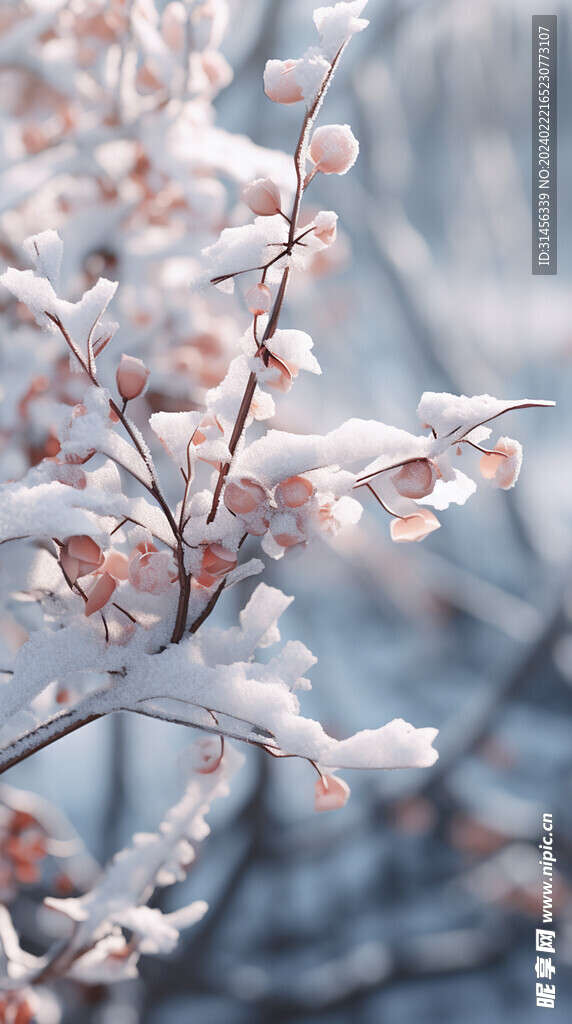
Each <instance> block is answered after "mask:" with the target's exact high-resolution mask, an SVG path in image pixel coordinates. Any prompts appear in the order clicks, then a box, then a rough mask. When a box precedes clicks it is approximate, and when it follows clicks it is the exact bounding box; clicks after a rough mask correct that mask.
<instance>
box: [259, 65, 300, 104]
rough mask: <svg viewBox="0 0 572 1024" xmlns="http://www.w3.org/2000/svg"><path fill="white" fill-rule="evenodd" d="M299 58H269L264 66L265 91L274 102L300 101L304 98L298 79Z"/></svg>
mask: <svg viewBox="0 0 572 1024" xmlns="http://www.w3.org/2000/svg"><path fill="white" fill-rule="evenodd" d="M298 63H299V62H298V61H297V60H267V61H266V67H265V68H264V92H265V93H266V95H267V96H268V99H269V100H273V101H274V103H298V102H299V100H302V99H304V95H303V93H302V87H301V86H300V85H298V82H297V81H296V66H297V65H298Z"/></svg>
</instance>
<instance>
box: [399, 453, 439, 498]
mask: <svg viewBox="0 0 572 1024" xmlns="http://www.w3.org/2000/svg"><path fill="white" fill-rule="evenodd" d="M436 479H437V470H436V468H435V466H434V465H433V463H432V462H430V460H429V459H417V460H416V461H415V462H408V463H407V464H406V465H405V466H402V467H401V469H400V470H399V472H398V473H394V474H393V476H392V477H391V481H392V483H393V486H394V487H395V490H396V491H397V492H398V494H402V495H403V497H404V498H425V497H426V495H427V494H431V491H432V490H433V488H434V487H435V481H436Z"/></svg>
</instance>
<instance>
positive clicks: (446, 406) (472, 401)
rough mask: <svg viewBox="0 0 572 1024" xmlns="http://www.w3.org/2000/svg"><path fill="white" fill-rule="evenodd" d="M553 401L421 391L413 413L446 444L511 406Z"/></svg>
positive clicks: (523, 406)
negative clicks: (444, 440) (415, 410)
mask: <svg viewBox="0 0 572 1024" xmlns="http://www.w3.org/2000/svg"><path fill="white" fill-rule="evenodd" d="M553 405H555V403H554V402H545V401H542V400H540V399H535V398H518V399H513V400H499V399H498V398H491V396H490V395H475V396H473V397H472V398H468V397H467V396H466V395H449V394H446V393H438V392H435V391H425V392H424V393H423V394H422V396H421V401H420V402H419V405H418V406H417V415H418V417H419V419H420V420H421V421H422V423H424V424H426V425H427V426H429V427H432V429H433V430H434V431H435V433H436V435H437V437H438V438H439V439H446V440H447V442H448V443H449V444H455V443H456V442H457V441H458V440H460V438H462V437H464V436H465V435H466V434H468V433H469V431H471V430H474V429H475V428H476V427H478V426H480V425H481V424H483V423H488V422H489V421H490V420H493V419H496V417H497V416H501V415H502V414H503V413H505V412H510V411H511V410H512V409H530V408H534V407H537V406H539V407H542V406H544V407H548V406H553Z"/></svg>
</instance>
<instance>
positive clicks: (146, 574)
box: [60, 535, 178, 616]
mask: <svg viewBox="0 0 572 1024" xmlns="http://www.w3.org/2000/svg"><path fill="white" fill-rule="evenodd" d="M60 565H61V567H62V569H63V571H64V573H65V575H66V577H67V579H68V580H69V582H70V584H71V586H74V585H75V584H76V583H77V581H78V580H79V579H83V578H84V577H95V578H94V580H93V583H92V586H91V587H90V589H89V590H88V592H87V595H86V598H87V599H86V603H85V614H86V615H88V616H89V615H93V613H94V612H98V611H100V610H101V609H102V608H104V607H105V605H106V604H108V602H109V601H110V600H111V598H112V596H113V594H114V593H115V590H116V589H117V587H118V586H119V585H120V583H122V582H123V581H124V580H129V583H130V584H131V586H132V587H133V589H134V590H137V591H139V592H140V593H146V594H164V593H165V592H166V591H168V590H169V589H170V587H171V584H173V583H176V581H177V578H178V575H177V572H176V570H175V569H174V567H173V563H172V559H171V556H170V554H169V552H168V551H158V550H157V548H156V547H155V545H154V544H152V543H151V542H149V541H142V542H141V543H140V544H137V545H136V546H135V547H134V548H133V550H132V552H131V554H130V555H129V556H127V555H124V554H123V553H122V552H121V551H117V550H115V549H114V548H111V549H110V550H109V551H108V552H106V554H104V553H103V551H102V550H101V548H100V547H99V545H98V544H96V542H95V541H94V540H93V539H92V538H91V537H88V536H85V535H82V536H77V537H70V538H69V540H67V541H66V542H65V544H63V545H62V547H61V548H60Z"/></svg>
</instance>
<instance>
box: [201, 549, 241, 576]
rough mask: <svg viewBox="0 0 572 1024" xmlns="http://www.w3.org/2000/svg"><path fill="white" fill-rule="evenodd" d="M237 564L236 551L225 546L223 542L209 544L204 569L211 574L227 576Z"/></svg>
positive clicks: (204, 559) (204, 558) (204, 556)
mask: <svg viewBox="0 0 572 1024" xmlns="http://www.w3.org/2000/svg"><path fill="white" fill-rule="evenodd" d="M235 565H236V553H235V552H234V551H228V550H227V548H223V546H222V544H209V545H208V546H207V547H206V548H205V553H204V555H203V565H202V567H203V570H204V571H205V572H206V573H208V574H209V576H225V575H226V573H227V572H229V570H230V569H234V567H235Z"/></svg>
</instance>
